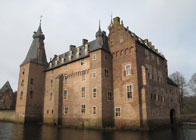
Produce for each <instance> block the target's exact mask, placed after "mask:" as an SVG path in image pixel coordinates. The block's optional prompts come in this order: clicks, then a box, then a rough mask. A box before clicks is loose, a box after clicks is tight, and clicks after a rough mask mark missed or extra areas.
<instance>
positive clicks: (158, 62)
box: [157, 56, 160, 65]
mask: <svg viewBox="0 0 196 140" xmlns="http://www.w3.org/2000/svg"><path fill="white" fill-rule="evenodd" d="M157 64H158V65H159V64H160V61H159V57H158V56H157Z"/></svg>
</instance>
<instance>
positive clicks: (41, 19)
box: [40, 15, 43, 24]
mask: <svg viewBox="0 0 196 140" xmlns="http://www.w3.org/2000/svg"><path fill="white" fill-rule="evenodd" d="M42 17H43V16H42V15H41V16H40V24H41V22H42Z"/></svg>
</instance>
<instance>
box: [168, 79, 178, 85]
mask: <svg viewBox="0 0 196 140" xmlns="http://www.w3.org/2000/svg"><path fill="white" fill-rule="evenodd" d="M167 83H168V84H170V85H173V86H176V87H177V86H178V85H177V84H176V83H175V82H174V81H173V80H171V79H170V78H169V77H168V78H167Z"/></svg>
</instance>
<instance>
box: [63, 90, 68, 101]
mask: <svg viewBox="0 0 196 140" xmlns="http://www.w3.org/2000/svg"><path fill="white" fill-rule="evenodd" d="M67 94H68V93H67V90H64V93H63V99H64V100H66V99H67V96H68V95H67Z"/></svg>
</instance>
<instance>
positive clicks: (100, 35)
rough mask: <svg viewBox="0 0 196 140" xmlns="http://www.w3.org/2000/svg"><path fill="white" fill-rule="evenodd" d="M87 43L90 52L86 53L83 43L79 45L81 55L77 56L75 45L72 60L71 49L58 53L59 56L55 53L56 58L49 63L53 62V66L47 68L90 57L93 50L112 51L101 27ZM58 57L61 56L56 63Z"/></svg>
mask: <svg viewBox="0 0 196 140" xmlns="http://www.w3.org/2000/svg"><path fill="white" fill-rule="evenodd" d="M87 44H88V53H87V54H85V46H84V45H81V46H79V47H77V48H79V49H80V55H79V57H77V55H76V53H77V48H76V47H75V48H73V49H72V59H71V60H69V51H68V52H65V53H63V54H61V55H58V56H57V55H55V56H54V58H53V59H52V60H51V61H50V62H49V63H52V67H48V69H47V70H51V69H54V68H57V67H60V66H62V65H66V64H68V63H71V62H74V61H77V60H80V59H83V58H85V57H88V56H89V53H90V52H93V51H96V50H99V49H102V50H104V51H106V52H109V53H110V50H109V47H108V43H107V36H106V35H105V32H104V31H101V29H100V28H99V30H98V32H97V33H96V39H95V40H93V41H90V42H88V43H87ZM57 57H59V61H58V64H57V65H55V61H57ZM62 58H63V59H64V63H61V59H62Z"/></svg>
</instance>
